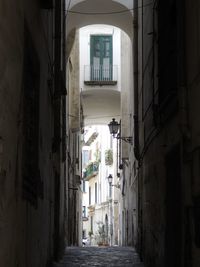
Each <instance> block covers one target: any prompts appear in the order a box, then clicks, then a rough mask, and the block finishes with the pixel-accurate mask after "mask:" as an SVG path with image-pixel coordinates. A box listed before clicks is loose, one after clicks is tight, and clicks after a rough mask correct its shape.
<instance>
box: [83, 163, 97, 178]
mask: <svg viewBox="0 0 200 267" xmlns="http://www.w3.org/2000/svg"><path fill="white" fill-rule="evenodd" d="M98 172H99V163H98V162H91V163H89V164H88V165H87V167H86V169H85V171H84V172H83V178H84V179H85V181H89V180H90V179H91V178H92V177H95V176H96V175H97V174H98Z"/></svg>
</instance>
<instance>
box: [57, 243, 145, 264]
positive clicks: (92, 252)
mask: <svg viewBox="0 0 200 267" xmlns="http://www.w3.org/2000/svg"><path fill="white" fill-rule="evenodd" d="M78 266H80V267H81V266H92V267H95V266H99V267H108V266H113V267H144V265H143V264H142V263H141V262H140V260H139V257H138V254H137V253H136V251H135V249H133V248H131V247H100V248H98V247H82V248H80V247H79V248H78V247H67V248H66V250H65V255H64V258H63V260H62V261H60V262H59V263H57V264H54V266H53V267H78Z"/></svg>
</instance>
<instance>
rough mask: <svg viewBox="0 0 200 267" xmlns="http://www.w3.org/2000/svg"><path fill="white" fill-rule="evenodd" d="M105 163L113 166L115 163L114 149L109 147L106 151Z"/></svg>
mask: <svg viewBox="0 0 200 267" xmlns="http://www.w3.org/2000/svg"><path fill="white" fill-rule="evenodd" d="M105 164H106V165H108V166H111V165H112V164H113V151H112V149H107V150H106V151H105Z"/></svg>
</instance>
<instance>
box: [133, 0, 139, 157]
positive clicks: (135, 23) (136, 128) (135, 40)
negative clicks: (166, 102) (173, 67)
mask: <svg viewBox="0 0 200 267" xmlns="http://www.w3.org/2000/svg"><path fill="white" fill-rule="evenodd" d="M133 10H134V11H133V71H134V76H133V86H134V88H133V89H134V116H133V119H134V155H135V158H136V159H137V160H139V159H140V156H139V155H140V152H139V125H138V0H135V1H133Z"/></svg>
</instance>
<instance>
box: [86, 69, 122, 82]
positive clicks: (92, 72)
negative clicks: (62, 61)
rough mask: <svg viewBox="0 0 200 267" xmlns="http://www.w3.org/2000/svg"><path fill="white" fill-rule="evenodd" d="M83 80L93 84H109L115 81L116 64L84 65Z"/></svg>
mask: <svg viewBox="0 0 200 267" xmlns="http://www.w3.org/2000/svg"><path fill="white" fill-rule="evenodd" d="M84 82H85V84H88V85H93V84H97V85H98V84H102V85H103V84H110V85H115V84H116V83H117V66H116V65H114V66H113V65H105V66H104V65H85V66H84Z"/></svg>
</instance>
